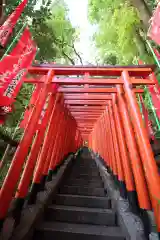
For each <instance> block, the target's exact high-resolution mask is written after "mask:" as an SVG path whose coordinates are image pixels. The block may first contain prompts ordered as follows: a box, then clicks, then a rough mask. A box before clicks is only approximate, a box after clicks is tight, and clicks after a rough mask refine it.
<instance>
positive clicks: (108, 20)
mask: <svg viewBox="0 0 160 240" xmlns="http://www.w3.org/2000/svg"><path fill="white" fill-rule="evenodd" d="M89 17H90V21H91V22H93V23H95V24H97V25H98V31H96V33H95V35H94V38H93V41H94V42H95V45H96V47H97V48H98V50H99V54H100V57H101V59H102V61H101V62H104V59H107V56H110V55H111V56H115V58H116V59H117V61H116V62H117V64H131V63H132V62H133V60H134V58H135V56H138V55H139V50H138V48H137V41H136V34H137V32H136V29H137V28H139V27H140V26H141V22H140V19H139V16H138V13H137V10H136V9H135V8H134V7H133V6H131V5H130V3H129V2H128V1H124V0H120V1H119V0H107V1H106V0H101V1H99V0H90V1H89ZM105 63H106V61H105ZM114 63H115V61H114V62H113V64H114Z"/></svg>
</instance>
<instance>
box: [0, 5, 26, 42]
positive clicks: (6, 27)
mask: <svg viewBox="0 0 160 240" xmlns="http://www.w3.org/2000/svg"><path fill="white" fill-rule="evenodd" d="M27 2H28V0H23V1H22V2H21V3H20V4H19V5H18V6H17V8H16V9H15V10H14V12H13V13H12V14H11V15H10V16H9V17H8V19H7V20H6V21H5V22H4V24H3V25H2V26H1V27H0V44H1V46H3V47H5V45H6V43H7V40H8V37H9V35H10V34H11V33H12V31H13V29H14V27H15V25H16V23H17V21H18V19H19V17H20V15H21V13H22V12H23V10H24V8H25V6H26V5H27Z"/></svg>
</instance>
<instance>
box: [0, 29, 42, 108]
mask: <svg viewBox="0 0 160 240" xmlns="http://www.w3.org/2000/svg"><path fill="white" fill-rule="evenodd" d="M36 50H37V48H36V45H35V43H34V41H33V40H32V38H31V34H30V31H29V30H28V28H26V29H25V30H24V32H23V34H22V36H21V38H20V40H19V42H18V43H17V45H16V47H15V48H14V49H13V51H12V52H11V54H10V55H9V56H6V57H5V58H4V59H3V60H2V61H1V62H0V106H9V105H11V104H12V103H13V102H14V99H15V98H16V96H17V94H18V92H19V90H20V88H21V85H22V83H23V77H24V76H25V75H26V73H27V69H28V68H29V66H30V65H31V63H32V61H33V59H34V57H35V55H36Z"/></svg>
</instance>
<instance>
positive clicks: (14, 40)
mask: <svg viewBox="0 0 160 240" xmlns="http://www.w3.org/2000/svg"><path fill="white" fill-rule="evenodd" d="M26 25H27V23H24V25H23V26H22V27H21V29H20V30H19V32H18V33H17V35H16V36H15V38H14V39H13V41H12V42H11V44H10V45H9V46H8V48H7V50H6V52H5V53H4V55H3V56H2V58H1V61H2V60H3V58H4V57H6V56H7V55H8V53H9V52H10V50H11V49H12V47H13V46H14V44H15V42H16V41H17V40H18V38H19V37H20V35H21V33H22V32H23V30H24V28H25V27H26Z"/></svg>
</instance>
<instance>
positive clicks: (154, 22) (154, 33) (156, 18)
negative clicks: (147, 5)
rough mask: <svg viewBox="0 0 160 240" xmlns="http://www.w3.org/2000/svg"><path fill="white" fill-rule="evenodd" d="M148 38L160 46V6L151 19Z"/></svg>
mask: <svg viewBox="0 0 160 240" xmlns="http://www.w3.org/2000/svg"><path fill="white" fill-rule="evenodd" d="M148 37H150V38H151V39H152V40H153V41H155V42H156V43H157V44H158V45H160V4H158V5H157V8H156V9H155V11H154V13H153V16H152V18H151V25H150V28H149V30H148Z"/></svg>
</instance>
